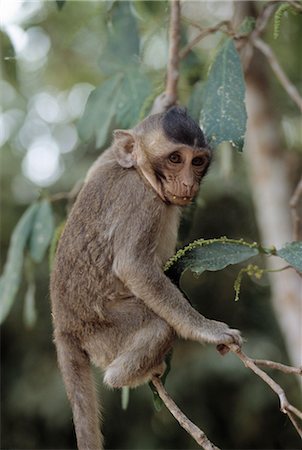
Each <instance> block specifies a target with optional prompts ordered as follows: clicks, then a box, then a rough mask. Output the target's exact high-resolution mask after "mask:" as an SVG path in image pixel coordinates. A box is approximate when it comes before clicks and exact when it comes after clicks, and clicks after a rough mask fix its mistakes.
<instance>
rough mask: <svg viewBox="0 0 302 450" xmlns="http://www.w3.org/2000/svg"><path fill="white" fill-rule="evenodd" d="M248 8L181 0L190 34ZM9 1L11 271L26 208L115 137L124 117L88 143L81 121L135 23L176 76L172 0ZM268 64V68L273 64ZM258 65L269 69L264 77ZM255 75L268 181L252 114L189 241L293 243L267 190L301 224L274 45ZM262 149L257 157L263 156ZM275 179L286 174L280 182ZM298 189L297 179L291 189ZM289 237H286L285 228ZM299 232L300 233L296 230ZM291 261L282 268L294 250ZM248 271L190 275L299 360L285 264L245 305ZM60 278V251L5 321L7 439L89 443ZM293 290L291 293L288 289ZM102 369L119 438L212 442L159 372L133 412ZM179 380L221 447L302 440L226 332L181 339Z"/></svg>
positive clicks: (297, 41) (204, 44)
mask: <svg viewBox="0 0 302 450" xmlns="http://www.w3.org/2000/svg"><path fill="white" fill-rule="evenodd" d="M245 3H249V6H250V8H251V10H250V11H254V12H257V11H258V10H259V9H260V8H261V7H262V6H263V4H264V2H245ZM238 7H239V3H238V2H235V3H234V4H233V3H232V2H228V1H225V2H201V1H200V2H189V1H185V2H183V7H182V14H183V29H182V34H183V36H182V39H183V43H184V44H185V43H187V42H188V41H191V40H192V39H193V38H194V37H195V36H196V34H197V32H198V29H197V28H196V26H193V25H192V21H193V22H195V23H197V24H199V25H200V26H201V27H208V26H212V25H215V24H217V23H218V22H220V21H221V20H229V19H231V18H232V17H233V15H234V13H235V12H236V11H235V10H236V8H238ZM246 14H247V13H246ZM0 15H1V23H0V33H1V81H0V92H1V94H0V95H1V107H2V110H1V114H0V143H1V146H2V148H1V153H0V158H1V160H0V164H1V165H0V167H1V242H0V244H1V271H2V268H3V266H4V263H5V260H6V256H7V251H8V247H9V242H10V236H11V233H12V230H13V229H14V227H15V225H16V223H17V222H18V220H19V218H20V216H21V215H22V213H23V211H24V210H25V209H26V207H27V206H28V205H29V204H30V203H31V202H33V201H34V200H36V199H37V198H39V197H40V196H41V195H43V196H51V195H54V194H56V193H60V192H68V191H70V190H71V189H72V187H73V186H74V185H75V184H76V183H77V182H79V181H81V180H83V178H84V177H85V173H86V171H87V169H88V168H89V166H90V165H91V163H92V162H93V161H94V160H95V159H96V158H97V156H98V155H99V154H100V152H101V151H102V149H104V148H106V144H108V143H109V142H110V135H111V130H112V129H113V128H114V126H115V125H119V123H116V122H114V121H112V122H111V123H110V124H109V125H108V134H107V135H106V136H105V138H104V139H103V141H104V142H103V143H102V145H96V144H95V141H94V140H93V139H92V140H91V139H89V140H86V141H85V142H84V141H83V140H82V139H81V138H80V137H82V136H81V133H80V132H79V127H78V123H79V119H80V118H81V116H82V114H83V112H84V110H85V105H86V101H87V98H88V96H89V94H90V93H91V92H92V90H93V89H94V88H95V87H97V86H99V85H101V84H102V83H103V82H104V81H105V80H106V79H107V77H108V73H113V71H114V70H115V69H114V68H115V67H116V66H115V64H116V55H117V54H121V55H122V54H123V52H124V53H125V52H126V50H125V49H124V46H125V47H127V46H129V45H130V44H129V42H130V41H131V39H132V40H133V39H134V37H133V33H136V37H135V39H137V42H138V44H139V46H138V49H139V51H138V55H136V56H135V58H136V63H138V64H139V65H140V67H141V68H142V69H143V71H144V74H145V75H146V76H147V77H148V79H149V80H150V83H151V84H152V86H153V90H154V91H156V90H157V91H159V92H160V90H161V89H162V87H163V86H162V82H163V79H164V76H165V68H166V62H167V49H168V40H167V39H168V36H167V29H168V22H169V5H168V2H165V1H158V2H157V1H156V2H145V1H140V2H114V1H107V2H105V1H86V2H81V1H66V2H65V3H64V2H55V1H47V2H46V1H41V0H35V1H25V0H19V1H15V0H13V1H12V0H1V11H0ZM281 20H282V23H281V29H280V32H279V35H278V37H277V38H276V39H274V38H273V29H272V27H273V25H272V24H270V25H269V26H268V27H267V32H266V36H265V37H266V41H267V42H269V43H270V45H271V47H272V48H273V49H274V51H275V52H276V54H277V55H278V59H279V62H280V64H281V65H282V67H283V68H284V70H285V71H286V73H287V75H288V77H289V78H290V79H291V81H292V82H293V84H294V85H296V87H297V88H298V89H300V92H301V88H302V83H301V69H302V68H301V61H302V60H301V53H300V52H301V39H302V16H301V14H300V15H299V14H290V13H288V14H285V15H284V16H283V17H282V19H281ZM117 24H118V26H117ZM119 32H121V33H122V32H124V33H126V35H127V36H128V38H127V39H126V40H125V39H119ZM223 37H224V35H223V34H222V33H221V32H217V33H215V34H211V35H209V36H208V37H207V38H206V39H204V40H202V41H201V42H200V44H199V45H198V46H196V47H194V51H193V52H191V53H190V54H189V55H188V57H187V58H186V59H185V60H184V61H183V62H182V65H181V81H180V86H179V97H180V102H181V103H182V104H184V105H186V104H188V103H189V104H191V105H192V101H193V100H194V97H192V92H193V94H194V92H197V91H196V90H195V89H198V82H199V81H200V80H203V79H204V78H205V77H206V75H207V72H208V68H209V65H210V62H211V59H212V58H213V56H214V53H215V51H216V49H217V45H218V44H219V42H220V41H221V39H222V38H223ZM113 41H114V42H115V44H116V43H118V46H117V47H114V46H112V48H111V49H110V45H108V43H110V42H113ZM116 52H117V53H116ZM126 53H127V52H126ZM121 58H122V56H121ZM112 67H113V68H112ZM260 69H261V70H263V71H264V72H263V73H261V76H260V78H259V70H260ZM255 74H256V75H257V76H256V77H255ZM253 76H254V78H253ZM257 77H258V78H257ZM256 79H257V80H259V79H260V84H257V82H256V81H255V80H256ZM247 83H248V84H247V88H248V95H255V96H256V97H257V95H256V94H255V89H258V94H259V93H260V94H261V89H263V93H262V94H261V95H260V94H259V95H260V97H261V99H262V101H263V102H264V105H263V106H262V108H263V109H262V112H261V114H262V115H261V122H262V124H263V123H264V124H265V126H266V131H267V136H269V137H268V138H267V139H271V142H270V143H269V144H267V145H268V147H267V148H269V149H270V150H269V151H268V152H264V153H265V154H266V156H267V158H270V159H269V160H266V161H265V162H262V163H261V161H260V165H261V164H262V166H263V167H264V164H268V167H269V171H268V174H267V176H266V177H264V179H263V177H262V178H261V177H260V179H257V174H258V173H259V172H257V170H259V169H256V168H255V164H254V161H253V158H255V155H256V157H257V148H258V147H260V146H261V145H260V144H261V143H259V141H258V142H257V141H253V138H254V137H255V135H256V136H257V137H259V136H260V135H261V133H263V130H261V124H260V128H259V129H258V131H259V134H257V133H258V132H257V129H256V128H255V127H256V126H259V124H258V125H257V124H256V125H255V123H251V124H250V128H249V132H248V133H249V134H248V142H247V144H248V146H249V148H247V149H246V150H245V151H244V152H243V154H241V153H237V152H235V151H234V150H233V149H232V148H231V147H230V146H229V145H228V144H223V145H221V146H220V147H219V148H218V149H216V150H215V160H214V163H213V167H212V169H211V171H210V173H209V175H208V176H207V179H206V180H205V182H204V183H203V185H202V188H201V192H200V195H199V197H198V199H197V202H196V205H194V206H193V207H189V208H188V209H186V211H185V213H184V219H183V222H182V226H181V232H180V238H179V246H182V245H185V244H186V243H188V242H190V241H192V240H193V239H198V238H200V237H203V238H211V237H220V236H223V235H226V236H228V237H230V238H235V239H239V238H244V239H245V240H247V241H254V240H256V241H258V242H260V241H262V242H264V243H265V244H268V240H270V242H269V245H276V246H278V245H279V244H280V243H284V242H281V241H282V240H283V236H281V237H280V236H279V235H278V231H279V225H280V222H279V221H278V220H279V219H278V218H276V217H275V216H273V215H272V216H271V221H272V223H273V225H271V229H270V228H269V226H270V225H268V226H267V228H265V225H264V221H265V220H264V219H263V216H262V214H263V207H264V209H265V205H263V204H262V205H261V204H260V205H259V202H258V200H259V198H260V197H261V199H262V200H263V197H265V198H266V201H268V202H274V201H275V200H277V201H279V200H280V199H281V203H277V204H276V209H277V211H278V212H279V214H280V217H281V219H280V220H283V219H284V218H285V221H286V222H287V223H290V214H289V207H288V202H287V200H289V198H290V195H291V194H292V192H293V191H294V188H295V186H296V184H297V182H298V180H299V177H300V176H301V168H302V150H301V116H300V114H299V111H298V108H297V106H296V105H295V104H294V103H293V102H292V101H291V100H290V99H289V97H288V96H287V94H286V93H285V92H284V90H283V88H282V87H281V86H280V84H279V83H278V81H277V80H276V78H275V77H274V75H273V73H272V71H271V70H270V68H269V66H266V67H264V64H263V61H262V62H261V59H259V60H258V62H257V64H255V65H254V66H252V67H250V71H249V73H248V78H247ZM253 89H254V91H253ZM253 92H254V94H253ZM253 98H254V97H253ZM248 101H249V100H248ZM151 102H152V99H151ZM147 106H148V105H147ZM147 106H146V108H147ZM247 106H248V107H249V106H250V105H249V103H248V105H247ZM252 107H253V105H251V108H252ZM258 107H259V105H258ZM192 108H193V107H192ZM258 111H259V109H258ZM108 114H109V112H108ZM102 120H103V119H102ZM102 126H103V123H100V127H102ZM99 144H100V141H99ZM252 147H253V149H254V150H255V152H254V153H253V152H252ZM257 162H258V164H259V158H258V159H257ZM274 180H275V181H277V184H278V186H276V189H275V187H274V185H273V183H274ZM266 182H268V183H270V184H269V186H268V189H270V192H271V193H270V194H266V191H265V189H266V184H265V183H266ZM259 187H260V189H261V190H262V191H259ZM284 193H288V195H289V198H288V199H287V197H286V195H285V194H284ZM282 199H283V203H282ZM286 202H287V203H286ZM270 204H271V203H270ZM284 205H285V206H284ZM286 207H288V209H286ZM67 208H68V204H67V202H66V201H65V200H64V199H63V200H62V201H56V202H53V211H54V214H55V220H56V225H58V224H59V223H60V222H61V221H62V220H63V219H64V217H65V215H66V210H67ZM261 208H262V209H261ZM270 214H273V212H271V213H270ZM290 226H291V224H290ZM289 233H291V230H290V232H289ZM285 235H286V233H285ZM278 239H280V242H276V241H278ZM288 240H293V237H292V236H290V235H289V236H288ZM257 264H259V265H262V266H264V265H265V264H266V261H264V260H257ZM283 265H284V264H283ZM279 267H282V263H280V262H279ZM238 271H239V269H238V267H232V268H228V269H226V270H224V271H221V272H215V273H210V272H207V273H204V274H203V275H202V276H201V277H200V278H198V279H197V278H195V277H194V276H193V275H192V274H190V273H186V274H185V276H184V278H183V288H184V290H185V292H186V293H187V295H188V296H189V298H190V299H191V301H192V303H193V304H194V306H195V307H196V308H197V309H199V310H200V311H202V313H203V314H204V315H206V316H208V317H210V318H215V319H217V320H223V321H225V322H227V323H229V324H230V325H231V326H232V327H235V328H239V329H241V330H242V333H243V335H244V337H245V338H246V339H247V342H246V344H245V349H246V352H247V353H248V354H249V355H250V356H254V357H257V358H267V359H273V360H277V361H280V362H283V363H291V364H296V365H297V364H298V359H299V354H298V353H299V349H300V351H301V346H300V345H301V340H300V342H297V333H296V334H295V336H296V337H295V336H294V337H293V338H292V340H290V339H288V336H289V335H290V331H291V330H290V328H291V327H290V322H287V325H285V324H284V322H282V318H281V319H280V315H282V308H281V309H278V308H276V307H275V306H274V305H276V303H274V298H276V295H278V292H279V293H280V289H281V288H280V284H279V287H278V286H277V287H276V285H275V284H274V283H275V282H276V279H277V278H278V277H280V274H273V275H272V278H268V277H267V276H264V277H263V278H262V279H261V280H255V279H252V280H251V279H249V278H248V277H246V278H244V280H243V283H242V288H241V293H240V301H239V302H236V303H235V302H234V301H233V299H234V287H233V285H234V281H235V279H236V276H237V274H238ZM286 272H289V273H291V271H286ZM293 272H294V271H292V274H291V275H282V276H283V277H285V278H279V279H281V284H282V286H283V288H282V289H291V286H292V285H293V284H294V283H296V281H294V282H293V284H292V281H291V277H294V276H295V274H294V273H293ZM284 273H285V272H282V274H284ZM273 277H275V278H273ZM286 277H289V278H286ZM48 281H49V263H48V260H47V258H45V260H44V261H43V263H41V264H39V265H37V267H36V268H35V283H36V295H35V299H36V300H35V312H36V315H37V320H36V322H35V324H33V323H32V324H31V326H29V324H27V325H26V322H25V321H24V320H23V316H24V297H25V292H26V282H25V281H23V282H22V284H21V287H20V289H19V291H18V295H17V298H16V301H15V302H14V305H13V308H12V310H11V312H10V314H9V316H8V317H7V319H6V321H5V322H4V324H3V326H2V332H1V357H2V369H1V375H2V376H1V394H2V401H1V403H2V410H1V421H2V436H1V448H3V449H11V448H14V449H69V448H75V446H76V443H75V436H74V431H73V425H72V417H71V410H70V407H69V404H68V402H67V399H66V395H65V391H64V387H63V384H62V380H61V377H60V374H59V372H58V368H57V363H56V354H55V348H54V345H53V343H52V326H51V312H50V302H49V293H48ZM296 286H298V285H297V284H296ZM293 289H296V290H295V296H296V298H297V296H299V295H302V293H301V290H300V294H299V290H297V288H293ZM282 295H287V294H286V293H284V290H282ZM271 300H272V301H271ZM300 300H301V297H300V299H298V301H300ZM291 307H292V308H293V309H292V311H291V312H292V315H293V316H295V318H294V322H292V323H294V324H295V323H297V321H296V322H295V320H296V319H297V318H298V320H300V323H301V309H300V310H299V309H297V308H296V306H295V305H294V304H291V303H287V310H289V309H290V308H291ZM295 308H296V309H295ZM299 312H300V317H299ZM286 327H287V328H286ZM293 328H294V327H293ZM288 333H289V334H288ZM300 338H301V334H300ZM295 339H296V340H295ZM294 340H295V342H294ZM290 342H291V343H290ZM299 346H300V347H299ZM295 349H296V350H295ZM297 349H298V350H297ZM300 357H301V356H300ZM95 375H96V380H97V385H98V388H99V395H100V398H101V399H102V404H103V409H104V425H103V430H104V434H105V437H106V448H108V449H109V448H110V449H140V450H142V449H172V448H173V449H193V448H198V446H197V444H195V443H194V442H193V441H192V439H191V438H190V437H189V436H188V435H187V434H186V432H185V431H184V430H183V429H182V428H180V427H179V425H178V424H177V423H176V422H175V420H174V418H173V417H172V416H171V415H170V413H169V412H168V411H167V410H166V409H165V408H163V409H162V410H161V411H160V412H156V411H155V409H154V406H153V402H152V393H151V391H150V389H149V387H148V386H144V387H140V388H138V389H136V390H133V391H131V393H130V403H129V406H128V409H127V410H126V411H123V410H122V408H121V393H120V392H119V391H108V390H106V389H104V388H103V386H102V375H101V373H100V372H98V371H96V373H95ZM274 377H275V379H276V381H277V382H278V383H280V384H282V386H283V387H284V388H285V389H286V392H287V394H288V398H289V400H290V401H292V402H293V403H294V404H295V405H296V406H297V407H299V406H300V407H301V391H300V389H299V385H298V381H297V379H296V378H295V377H293V376H289V375H284V374H280V373H274ZM166 386H167V389H168V391H169V393H170V394H171V396H172V397H173V399H174V400H175V402H176V403H177V404H178V405H179V407H180V408H181V409H182V410H183V411H184V412H185V413H186V414H187V415H188V416H189V417H190V419H191V420H193V421H194V422H195V423H196V424H197V425H199V426H200V427H201V428H202V429H203V430H204V431H205V432H206V434H207V435H208V437H209V438H210V439H211V440H212V441H214V442H215V444H217V445H218V446H219V447H222V448H236V449H298V448H300V445H301V442H300V439H299V437H298V434H297V433H296V432H295V430H294V429H293V427H292V425H291V424H290V422H289V420H288V419H287V417H286V416H285V415H283V414H282V413H280V412H279V404H278V399H277V397H276V396H275V395H274V394H273V392H271V391H270V389H269V388H268V387H267V386H266V385H265V384H264V383H263V382H262V381H261V380H260V379H258V378H257V377H256V376H254V375H253V374H252V373H250V372H249V371H248V370H247V369H245V368H244V367H243V366H242V364H241V363H240V361H239V360H238V359H236V357H234V356H233V355H226V356H225V357H223V358H222V357H221V356H220V355H219V354H218V353H217V352H216V351H215V349H214V348H213V347H212V346H205V347H202V346H200V345H198V344H196V343H192V342H184V341H179V342H178V343H177V345H176V347H175V351H174V354H173V360H172V370H171V373H170V374H169V376H168V379H167V384H166Z"/></svg>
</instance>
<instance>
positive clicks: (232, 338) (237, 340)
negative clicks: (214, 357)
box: [216, 329, 243, 356]
mask: <svg viewBox="0 0 302 450" xmlns="http://www.w3.org/2000/svg"><path fill="white" fill-rule="evenodd" d="M227 335H228V339H227V340H226V343H225V344H218V345H216V349H217V351H218V352H219V353H220V354H221V355H222V356H223V355H226V354H227V353H228V352H229V351H230V349H229V347H228V345H227V341H229V343H230V344H236V345H238V346H239V347H241V346H242V343H243V339H242V336H241V333H240V331H239V330H234V329H230V330H229V333H227Z"/></svg>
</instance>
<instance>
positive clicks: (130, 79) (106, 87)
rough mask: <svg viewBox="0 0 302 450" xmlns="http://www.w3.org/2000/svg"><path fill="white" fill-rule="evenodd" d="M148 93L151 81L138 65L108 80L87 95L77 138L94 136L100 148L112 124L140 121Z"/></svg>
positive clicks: (119, 125)
mask: <svg viewBox="0 0 302 450" xmlns="http://www.w3.org/2000/svg"><path fill="white" fill-rule="evenodd" d="M150 92H151V83H150V81H149V79H148V78H147V77H146V75H145V74H143V73H141V72H140V71H139V69H138V67H137V66H133V67H128V68H127V69H126V70H125V71H124V72H123V73H118V74H116V75H114V76H113V77H112V78H109V79H107V80H106V81H105V82H104V83H103V84H102V85H101V86H99V87H97V88H96V89H95V90H94V91H92V93H91V94H90V96H89V98H88V101H87V105H86V108H85V112H84V114H83V116H82V118H81V120H80V121H79V124H78V131H79V135H80V138H81V139H83V140H84V141H87V140H89V139H92V138H93V137H95V139H96V146H97V147H98V148H99V147H102V146H103V145H104V144H105V143H106V140H107V138H108V133H109V132H110V131H111V127H112V124H113V123H114V125H115V126H116V127H119V128H131V127H132V126H134V125H135V124H136V123H137V122H138V121H139V119H140V112H141V109H142V107H143V106H144V102H145V99H146V98H147V97H148V96H149V94H150Z"/></svg>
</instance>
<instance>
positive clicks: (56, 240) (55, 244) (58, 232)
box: [49, 220, 66, 270]
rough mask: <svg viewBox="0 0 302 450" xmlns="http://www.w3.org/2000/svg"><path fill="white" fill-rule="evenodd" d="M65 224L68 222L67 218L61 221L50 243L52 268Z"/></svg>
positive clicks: (50, 263)
mask: <svg viewBox="0 0 302 450" xmlns="http://www.w3.org/2000/svg"><path fill="white" fill-rule="evenodd" d="M65 224H66V220H64V221H63V222H61V223H60V225H58V226H57V228H56V229H55V232H54V234H53V238H52V241H51V243H50V248H49V268H50V270H51V269H52V265H53V262H54V258H55V254H56V251H57V247H58V243H59V240H60V237H61V236H62V233H63V231H64V227H65Z"/></svg>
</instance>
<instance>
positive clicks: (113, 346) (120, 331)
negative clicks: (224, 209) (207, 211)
mask: <svg viewBox="0 0 302 450" xmlns="http://www.w3.org/2000/svg"><path fill="white" fill-rule="evenodd" d="M113 134H114V138H113V142H112V145H111V146H110V147H109V148H108V149H107V150H105V151H104V152H103V153H102V154H101V155H100V156H99V157H98V159H97V160H96V161H95V162H94V164H93V165H92V167H91V168H90V169H89V171H88V173H87V176H86V179H85V182H84V185H83V187H82V189H81V191H80V193H79V195H78V197H77V199H76V201H75V203H74V206H73V207H72V209H71V212H70V214H69V217H68V219H67V222H66V225H65V228H64V231H63V233H62V236H61V238H60V240H59V243H58V246H57V251H56V255H55V261H54V264H53V268H52V273H51V281H50V295H51V303H52V317H53V327H54V342H55V345H56V349H57V357H58V364H59V368H60V370H61V373H62V377H63V380H64V383H65V387H66V392H67V396H68V399H69V401H70V403H71V408H72V412H73V421H74V426H75V431H76V438H77V446H78V449H79V450H100V449H102V448H103V445H104V442H103V436H102V433H101V431H100V425H99V419H98V417H99V412H98V405H97V399H96V391H95V387H94V382H93V377H92V374H91V364H93V365H95V366H96V367H98V368H100V369H101V370H102V371H103V372H104V383H105V384H106V385H107V386H109V387H111V388H122V387H123V386H129V387H135V386H138V385H141V384H144V383H146V382H148V381H150V380H151V379H152V377H153V376H161V375H162V374H163V372H164V370H165V362H164V361H165V357H166V355H167V354H168V352H169V351H170V350H171V348H172V346H173V344H174V342H175V339H176V337H177V336H179V337H181V338H184V339H191V340H194V341H198V342H201V343H212V344H216V346H219V345H220V346H221V345H227V344H230V343H236V344H238V345H241V344H242V338H241V334H240V332H239V331H238V330H236V329H231V328H229V327H228V325H226V324H225V323H223V322H218V321H214V320H210V319H207V318H205V317H204V316H202V315H201V314H200V313H199V312H198V311H197V310H196V309H194V308H193V307H192V306H191V304H190V303H189V301H188V300H187V299H186V298H185V297H184V296H183V294H182V293H181V291H180V290H179V289H178V288H177V287H176V285H175V284H173V283H172V282H171V280H170V279H169V278H168V277H167V276H166V275H165V274H164V272H163V266H164V263H165V262H166V261H167V260H168V259H169V258H170V257H171V256H172V255H173V254H174V252H175V247H176V241H177V232H178V227H179V221H180V212H181V207H183V206H185V205H188V204H189V203H190V202H192V200H193V198H194V197H195V196H196V195H197V193H198V190H199V185H200V182H201V180H202V178H203V177H204V176H205V174H206V172H207V170H208V168H209V165H210V162H211V159H212V150H211V149H210V146H209V145H208V143H207V140H206V138H205V136H204V133H203V131H202V130H201V128H200V127H199V125H198V124H197V123H196V122H195V121H194V120H193V119H192V118H191V117H190V116H189V115H188V113H187V111H186V110H185V109H184V108H182V107H179V106H174V107H172V108H170V109H169V110H168V111H166V112H164V113H158V114H154V115H150V116H148V117H147V118H146V119H144V120H143V121H142V122H140V123H139V124H138V125H136V126H135V127H134V128H132V129H130V130H116V131H115V132H114V133H113Z"/></svg>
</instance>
